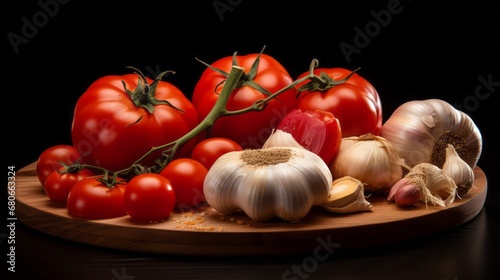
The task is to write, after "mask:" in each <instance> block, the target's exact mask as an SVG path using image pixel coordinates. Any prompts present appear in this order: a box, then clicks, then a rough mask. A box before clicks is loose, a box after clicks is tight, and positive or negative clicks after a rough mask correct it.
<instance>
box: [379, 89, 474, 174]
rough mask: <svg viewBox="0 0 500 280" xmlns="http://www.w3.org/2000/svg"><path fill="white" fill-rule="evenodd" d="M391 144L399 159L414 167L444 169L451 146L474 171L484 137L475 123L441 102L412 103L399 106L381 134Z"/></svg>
mask: <svg viewBox="0 0 500 280" xmlns="http://www.w3.org/2000/svg"><path fill="white" fill-rule="evenodd" d="M380 135H381V136H382V137H384V138H385V139H387V140H388V141H389V142H391V143H392V145H393V146H394V148H395V149H396V151H397V153H398V155H399V157H400V158H402V159H404V161H405V163H406V164H408V165H409V166H411V167H413V166H415V165H417V164H419V163H422V162H427V163H432V164H434V165H436V166H438V167H440V168H441V167H442V166H443V164H444V161H445V154H446V153H445V149H446V147H447V145H448V144H452V145H453V146H454V147H455V150H456V151H457V153H458V155H459V156H460V157H461V158H462V159H463V160H464V161H465V162H467V164H469V166H470V167H471V168H474V167H475V166H476V164H477V161H478V160H479V157H480V155H481V150H482V137H481V133H480V131H479V129H478V128H477V126H476V125H475V124H474V122H473V121H472V119H471V118H470V117H469V116H468V115H466V114H465V113H463V112H461V111H459V110H457V109H455V108H454V107H453V106H451V105H450V104H449V103H447V102H446V101H443V100H439V99H427V100H415V101H409V102H406V103H404V104H402V105H401V106H399V107H398V108H397V109H396V110H395V111H394V112H393V114H392V115H391V116H390V117H389V119H388V120H387V121H386V122H385V123H384V125H383V126H382V131H381V134H380Z"/></svg>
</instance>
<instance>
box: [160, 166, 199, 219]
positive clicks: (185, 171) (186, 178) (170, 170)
mask: <svg viewBox="0 0 500 280" xmlns="http://www.w3.org/2000/svg"><path fill="white" fill-rule="evenodd" d="M207 173H208V170H207V169H206V168H205V166H203V164H201V163H199V162H198V161H196V160H194V159H191V158H179V159H175V160H173V161H171V162H170V163H169V164H167V166H165V168H164V169H163V170H162V171H160V173H159V174H160V175H161V176H163V177H165V178H166V179H167V180H168V181H169V182H170V183H171V184H172V187H173V188H174V192H175V197H176V199H175V201H176V203H175V208H177V209H179V210H189V209H194V208H196V207H197V206H199V205H200V204H202V203H203V202H205V196H204V194H203V182H204V181H205V177H206V175H207Z"/></svg>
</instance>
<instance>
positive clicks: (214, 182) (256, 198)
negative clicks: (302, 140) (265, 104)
mask: <svg viewBox="0 0 500 280" xmlns="http://www.w3.org/2000/svg"><path fill="white" fill-rule="evenodd" d="M332 180H333V179H332V174H331V172H330V170H329V168H328V166H327V165H326V163H325V162H324V161H323V160H322V159H321V158H320V157H319V156H318V155H316V154H315V153H313V152H310V151H308V150H306V149H303V148H293V147H287V148H283V147H272V148H266V149H256V150H244V151H236V152H229V153H226V154H224V155H222V156H221V157H219V158H218V159H217V161H215V163H214V164H213V165H212V167H211V168H210V170H209V171H208V173H207V175H206V177H205V181H204V185H203V191H204V195H205V199H206V201H207V203H208V204H209V205H210V206H211V207H213V208H214V209H215V210H217V211H218V212H220V213H222V214H231V213H233V212H236V211H239V210H240V209H241V210H243V211H244V212H245V213H246V214H247V215H248V216H249V217H250V218H252V219H253V220H256V221H266V220H269V219H271V218H273V217H278V218H281V219H283V220H286V221H291V222H295V221H299V220H301V219H302V218H303V217H305V216H306V215H307V214H308V212H309V211H310V209H311V207H312V206H314V205H319V204H321V203H323V202H324V201H325V200H326V199H327V197H328V193H329V191H330V186H331V184H332Z"/></svg>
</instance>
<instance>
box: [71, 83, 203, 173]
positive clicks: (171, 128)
mask: <svg viewBox="0 0 500 280" xmlns="http://www.w3.org/2000/svg"><path fill="white" fill-rule="evenodd" d="M160 79H161V78H157V79H156V80H155V81H154V83H153V81H152V80H151V79H148V78H144V77H143V76H141V75H136V74H127V75H123V76H106V77H102V78H100V79H98V80H97V81H95V82H94V83H93V84H92V85H91V86H90V87H89V88H88V89H87V91H86V92H85V93H84V94H83V95H82V96H81V97H80V99H79V100H78V102H77V104H76V107H75V112H74V117H73V126H72V131H71V136H72V139H73V145H74V146H75V147H76V148H77V149H78V151H79V152H80V153H81V154H82V155H85V156H84V161H85V162H86V163H89V164H94V165H98V166H101V167H103V168H106V169H109V170H112V171H118V170H121V169H124V168H127V167H129V166H130V165H131V164H132V163H134V162H135V161H136V160H138V159H139V158H140V157H141V156H143V155H144V154H145V153H146V152H148V151H149V150H150V149H151V148H152V147H155V146H159V145H162V144H167V143H169V142H172V141H175V140H177V139H179V138H180V137H181V136H183V135H184V134H186V133H187V132H189V131H190V130H191V129H193V128H194V127H195V126H196V125H197V124H198V116H197V114H196V110H195V108H194V106H193V104H192V103H191V101H190V100H189V99H187V98H186V97H185V96H184V94H183V93H182V92H181V91H180V90H179V89H178V88H177V87H175V86H174V85H172V84H170V83H168V82H163V81H161V80H160ZM167 102H169V103H170V104H171V105H169V104H167ZM195 144H196V143H195V140H193V141H191V142H188V144H186V145H185V146H184V149H183V151H181V152H185V154H186V155H189V154H190V152H191V149H192V148H193V147H194V145H195ZM159 157H160V153H156V154H155V155H154V156H151V157H149V160H147V161H145V162H141V163H142V164H151V163H152V162H153V160H154V159H157V158H159Z"/></svg>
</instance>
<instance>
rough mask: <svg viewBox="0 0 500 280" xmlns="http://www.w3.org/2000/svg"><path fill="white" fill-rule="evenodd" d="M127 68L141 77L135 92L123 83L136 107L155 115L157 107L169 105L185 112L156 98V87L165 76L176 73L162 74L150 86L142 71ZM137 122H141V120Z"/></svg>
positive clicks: (167, 72)
mask: <svg viewBox="0 0 500 280" xmlns="http://www.w3.org/2000/svg"><path fill="white" fill-rule="evenodd" d="M127 68H130V69H133V70H134V72H135V73H136V74H137V75H138V76H139V81H138V82H137V87H136V88H135V89H134V91H131V90H129V89H128V88H127V86H126V85H125V82H123V81H122V84H123V88H124V89H125V92H126V93H127V94H128V95H129V96H130V99H132V102H134V104H135V106H137V107H142V108H144V109H146V111H148V112H149V113H150V114H152V113H153V111H154V107H155V106H157V105H168V106H170V107H172V108H174V109H176V110H179V111H181V112H183V111H182V110H181V109H179V108H177V107H175V106H174V105H173V104H172V103H170V102H168V101H167V100H159V99H157V98H156V97H155V93H156V87H157V86H158V83H159V82H160V81H161V79H162V78H163V77H164V76H165V75H167V74H175V72H174V71H170V70H169V71H165V72H162V73H160V74H159V75H158V76H157V77H156V78H155V80H154V81H153V82H152V83H151V84H148V81H147V79H146V76H144V74H142V72H141V71H140V70H138V69H136V68H134V67H131V66H128V67H127ZM137 121H140V119H139V120H137Z"/></svg>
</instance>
